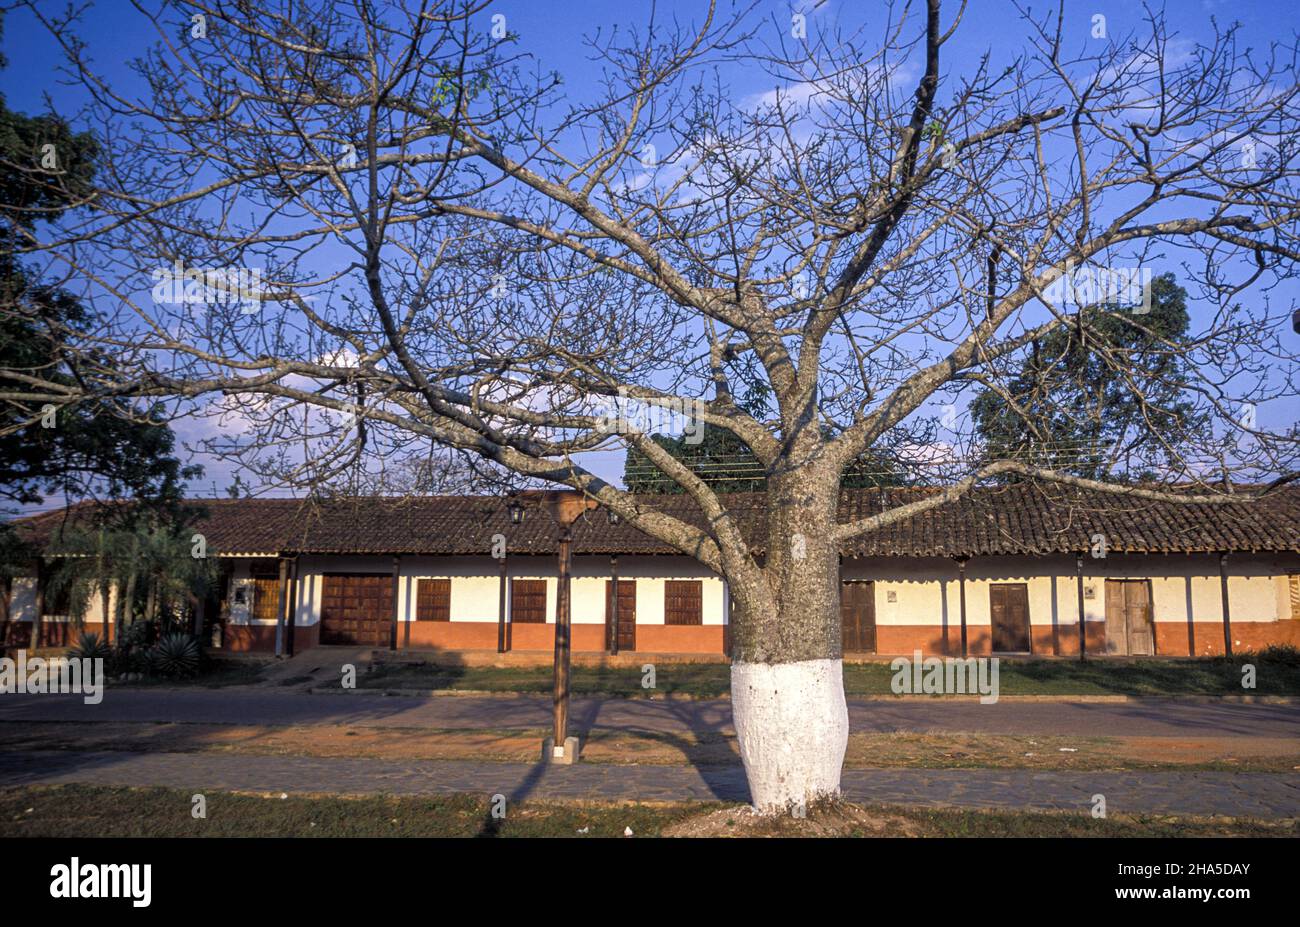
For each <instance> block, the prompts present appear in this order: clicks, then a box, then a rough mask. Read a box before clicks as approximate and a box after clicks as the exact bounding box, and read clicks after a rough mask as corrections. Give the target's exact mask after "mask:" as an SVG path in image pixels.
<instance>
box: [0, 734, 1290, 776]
mask: <svg viewBox="0 0 1300 927" xmlns="http://www.w3.org/2000/svg"><path fill="white" fill-rule="evenodd" d="M545 734H546V732H545V731H542V730H540V729H539V730H429V729H425V728H373V727H365V726H357V727H347V726H346V725H344V726H339V725H303V726H252V725H237V724H170V723H168V724H141V723H128V722H103V723H97V724H88V723H77V722H7V723H4V724H0V748H5V749H29V750H30V749H46V750H48V749H68V750H128V751H157V752H168V753H172V752H207V751H214V752H224V753H255V754H263V755H268V754H269V755H297V756H319V757H341V756H346V757H371V758H376V759H467V758H468V759H487V760H500V761H515V762H531V761H532V760H534V759H535V758H536V757H537V754H538V749H539V745H540V743H541V740H542V738H543V737H544V736H545ZM582 757H583V760H584V761H585V762H589V763H617V764H640V765H683V764H691V765H732V764H737V763H739V762H740V758H739V754H738V752H737V750H736V744H735V740H734V739H733V738H730V737H725V736H722V735H704V736H702V737H680V736H677V735H666V734H651V733H644V732H642V733H636V732H619V733H604V732H602V733H600V734H597V735H595V736H593V737H590V738H588V739H586V740H584V741H583V744H582ZM845 765H846V766H848V767H850V768H879V767H926V768H935V767H969V768H975V767H984V768H990V767H991V768H1016V769H1042V770H1070V769H1073V770H1089V769H1148V768H1161V767H1184V768H1186V767H1198V768H1217V769H1241V770H1251V771H1267V772H1289V771H1292V770H1296V769H1300V743H1298V742H1297V741H1296V740H1294V739H1291V738H1269V737H1105V738H1098V737H1092V738H1083V737H1045V736H1035V737H1030V736H1010V735H997V734H913V733H896V734H854V735H852V736H851V737H850V739H849V749H848V755H847V757H846V759H845Z"/></svg>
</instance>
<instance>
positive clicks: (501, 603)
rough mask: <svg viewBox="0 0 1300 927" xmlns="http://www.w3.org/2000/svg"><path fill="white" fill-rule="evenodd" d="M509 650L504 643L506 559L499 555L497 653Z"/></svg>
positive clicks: (503, 555)
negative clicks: (499, 581) (499, 580)
mask: <svg viewBox="0 0 1300 927" xmlns="http://www.w3.org/2000/svg"><path fill="white" fill-rule="evenodd" d="M509 649H510V648H509V647H508V646H507V643H506V557H505V554H502V555H501V583H500V586H499V587H498V589H497V653H505V652H506V651H507V650H509Z"/></svg>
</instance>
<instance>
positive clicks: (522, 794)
mask: <svg viewBox="0 0 1300 927" xmlns="http://www.w3.org/2000/svg"><path fill="white" fill-rule="evenodd" d="M70 782H80V783H87V784H94V785H129V786H145V785H157V786H172V787H176V788H183V789H186V790H189V789H195V790H203V789H219V790H246V791H256V792H272V793H280V792H287V793H289V794H300V793H305V792H326V793H340V794H363V793H387V794H398V795H417V794H440V793H450V792H466V793H477V794H479V795H483V796H485V797H486V796H491V795H494V794H498V793H500V794H503V795H505V796H507V798H508V799H509V800H511V801H520V800H523V799H526V798H567V799H601V800H619V799H635V800H638V801H683V800H724V801H744V800H747V798H748V792H747V789H746V786H745V777H744V771H743V770H742V769H741V768H740V767H739V766H718V767H707V766H701V767H670V766H612V765H608V766H605V765H596V764H591V763H585V764H584V763H579V764H578V765H576V766H570V767H552V766H544V765H542V764H541V763H537V764H527V763H490V762H477V761H469V760H443V761H391V760H370V759H350V758H349V759H338V758H335V759H324V758H312V757H280V756H220V755H212V754H203V755H196V754H188V753H119V752H79V751H61V750H60V751H43V750H37V751H21V752H14V753H8V754H5V755H3V756H0V786H13V785H27V784H36V783H43V784H54V783H70ZM843 787H844V792H845V795H846V796H847V797H848V798H850V799H851V800H853V801H859V802H872V803H884V804H901V805H921V806H928V807H943V806H957V807H969V808H1017V809H1023V808H1033V809H1058V810H1079V811H1085V810H1088V809H1089V808H1090V807H1091V803H1092V797H1093V796H1094V795H1097V794H1101V795H1104V796H1105V797H1106V805H1107V810H1108V811H1109V812H1110V813H1112V814H1113V813H1119V812H1125V813H1171V814H1202V815H1210V814H1220V815H1230V816H1234V817H1244V816H1249V817H1265V818H1278V817H1295V816H1300V777H1297V776H1294V775H1279V774H1271V773H1224V772H1077V773H1076V772H1035V771H1032V770H993V769H936V770H919V769H852V770H845V772H844V778H843Z"/></svg>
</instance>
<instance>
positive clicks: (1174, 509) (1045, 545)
mask: <svg viewBox="0 0 1300 927" xmlns="http://www.w3.org/2000/svg"><path fill="white" fill-rule="evenodd" d="M932 492H934V490H928V489H891V490H854V491H846V492H844V493H843V494H842V496H841V499H840V509H839V518H840V521H842V522H843V521H849V520H852V519H856V518H862V517H866V516H869V515H874V514H877V513H879V512H880V511H882V509H883V508H892V507H893V506H896V505H902V504H906V503H908V502H912V501H916V500H918V499H923V498H925V497H926V496H927V495H928V494H930V493H932ZM724 500H725V503H726V505H727V507H728V509H729V510H730V512H731V513H732V514H733V516H734V517H735V518H736V519H737V520H738V522H739V523H740V526H741V531H742V533H743V534H744V536H745V537H746V538H747V539H748V540H749V542H750V543H751V545H753V546H754V547H755V548H756V549H761V548H762V546H763V534H764V531H763V520H764V519H763V516H764V511H765V509H764V498H763V496H762V495H761V494H753V493H736V494H732V495H729V496H726V497H724ZM639 501H640V502H641V504H643V505H645V506H646V507H648V508H652V509H655V510H658V511H662V512H664V513H666V514H672V515H676V516H678V517H680V518H683V519H685V520H687V521H690V522H691V523H693V524H698V525H701V526H703V519H702V517H701V516H700V514H699V513H698V511H696V510H695V509H694V506H693V504H692V503H691V501H690V500H689V499H688V498H687V497H685V496H681V495H654V496H642V497H640V500H639ZM505 502H506V500H504V499H502V498H499V497H486V496H478V497H451V496H426V497H414V498H407V499H385V498H374V497H371V498H353V499H336V500H327V501H321V500H295V499H196V500H193V504H194V505H195V506H197V507H199V508H201V509H202V510H203V512H204V515H203V517H202V518H200V519H199V520H198V521H197V522H196V525H195V530H198V531H201V532H202V533H203V534H204V535H205V536H206V537H207V540H208V546H209V550H212V551H216V552H218V553H222V554H254V553H259V554H276V553H279V552H281V551H283V552H298V553H360V554H444V555H448V554H486V553H488V552H489V551H490V550H491V546H492V539H493V536H494V535H496V534H498V533H500V534H503V535H505V537H506V547H507V550H509V551H510V552H511V553H516V554H518V553H532V554H549V553H553V552H554V551H555V549H556V542H557V534H558V532H557V529H556V526H555V524H554V522H553V521H552V519H551V517H550V515H549V514H548V513H547V512H546V511H545V510H544V508H543V507H542V504H541V503H540V502H539V501H538V500H536V499H527V498H525V499H524V505H525V508H526V509H527V514H526V516H525V518H524V522H523V524H522V525H517V526H516V525H511V524H510V518H509V514H508V512H507V510H506V506H505ZM92 511H93V510H92V509H91V508H90V507H89V504H87V503H81V504H78V505H76V506H72V507H71V508H70V509H68V510H60V511H57V512H49V513H46V514H43V515H38V516H34V517H32V518H29V519H23V520H21V521H20V522H18V523H17V525H18V528H19V530H20V532H21V533H22V534H23V535H24V536H26V537H28V538H29V539H30V540H32V541H34V542H36V543H39V544H47V545H48V544H49V543H50V541H51V540H53V539H55V538H56V537H57V535H58V532H59V531H61V530H66V529H67V527H68V526H70V525H75V524H78V523H81V522H83V521H84V519H85V518H86V517H87V516H88V515H89V514H90V513H91V512H92ZM1094 535H1101V536H1102V537H1104V538H1105V542H1106V545H1107V547H1108V549H1109V550H1110V551H1114V552H1119V553H1124V552H1151V553H1188V552H1213V551H1220V550H1229V551H1259V552H1269V551H1277V552H1282V551H1286V552H1300V487H1296V488H1286V489H1282V490H1278V491H1277V492H1274V493H1272V494H1270V495H1269V496H1268V497H1266V498H1265V499H1262V500H1258V501H1253V502H1242V503H1226V504H1218V505H1187V504H1180V503H1164V502H1149V501H1146V500H1142V499H1134V498H1131V497H1127V496H1119V495H1115V494H1112V493H1101V492H1087V491H1081V490H1076V489H1073V488H1069V487H1063V486H1056V485H1050V486H1038V485H1025V484H1015V485H1009V486H1002V487H986V488H981V489H977V490H974V491H972V492H970V493H968V494H966V495H965V496H963V497H962V498H960V499H959V500H957V501H956V502H952V503H947V504H944V505H941V506H938V507H936V508H933V509H930V510H928V511H926V512H923V513H921V514H918V515H915V516H913V517H911V518H907V519H904V520H902V521H899V522H896V523H894V524H892V525H888V526H886V527H884V528H882V529H880V530H878V531H875V532H872V533H869V534H865V535H862V536H860V537H858V538H855V539H853V540H852V541H850V542H849V543H848V544H846V545H845V549H844V553H845V554H846V555H856V556H944V557H952V556H960V555H967V556H980V555H994V554H1052V553H1072V552H1074V551H1078V550H1088V549H1089V548H1091V547H1092V545H1093V538H1094ZM574 552H575V553H578V554H663V553H673V552H674V551H673V549H672V548H671V547H669V546H668V545H667V544H664V543H662V542H660V541H657V540H655V539H653V538H651V537H648V536H647V535H645V534H642V533H641V532H640V531H638V530H637V529H635V528H633V527H632V526H631V525H629V524H627V523H621V524H618V525H611V524H609V521H608V519H607V517H606V515H605V513H604V512H603V511H588V512H586V513H584V514H583V515H582V516H581V517H580V518H579V519H578V521H577V522H576V523H575V525H574Z"/></svg>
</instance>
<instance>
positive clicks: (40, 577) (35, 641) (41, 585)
mask: <svg viewBox="0 0 1300 927" xmlns="http://www.w3.org/2000/svg"><path fill="white" fill-rule="evenodd" d="M44 613H45V561H43V560H41V559H40V558H39V557H38V558H37V560H36V614H35V615H33V616H32V634H31V642H30V643H29V644H28V645H27V647H28V649H29V650H35V649H36V648H37V647H39V646H40V645H41V616H42V615H43V614H44Z"/></svg>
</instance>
